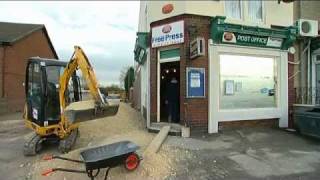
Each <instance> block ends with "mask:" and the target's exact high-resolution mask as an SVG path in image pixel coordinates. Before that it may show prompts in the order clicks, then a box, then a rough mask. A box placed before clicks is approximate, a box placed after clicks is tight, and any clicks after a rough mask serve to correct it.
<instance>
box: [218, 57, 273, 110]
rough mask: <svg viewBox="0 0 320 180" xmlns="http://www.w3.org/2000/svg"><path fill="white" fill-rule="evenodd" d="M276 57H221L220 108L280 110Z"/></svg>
mask: <svg viewBox="0 0 320 180" xmlns="http://www.w3.org/2000/svg"><path fill="white" fill-rule="evenodd" d="M276 85H277V77H276V64H275V60H274V59H273V58H266V57H254V56H242V55H241V56H240V55H226V54H221V55H220V109H247V108H270V107H276V106H277V103H276V96H277V86H276Z"/></svg>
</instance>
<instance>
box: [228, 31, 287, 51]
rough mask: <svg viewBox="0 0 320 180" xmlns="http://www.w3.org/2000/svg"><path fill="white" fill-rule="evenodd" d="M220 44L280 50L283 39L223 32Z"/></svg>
mask: <svg viewBox="0 0 320 180" xmlns="http://www.w3.org/2000/svg"><path fill="white" fill-rule="evenodd" d="M222 42H223V43H231V44H239V45H250V46H260V47H273V48H281V46H282V42H283V39H282V38H275V37H266V36H257V35H252V34H243V33H238V32H224V33H223V35H222Z"/></svg>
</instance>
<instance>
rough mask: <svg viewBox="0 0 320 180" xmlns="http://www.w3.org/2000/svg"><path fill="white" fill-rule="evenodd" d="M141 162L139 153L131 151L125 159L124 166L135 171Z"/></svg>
mask: <svg viewBox="0 0 320 180" xmlns="http://www.w3.org/2000/svg"><path fill="white" fill-rule="evenodd" d="M139 164H140V158H139V156H138V154H136V153H131V154H130V155H129V156H128V157H127V158H126V160H125V162H124V167H125V168H126V169H127V170H128V171H133V170H135V169H136V168H137V167H138V166H139Z"/></svg>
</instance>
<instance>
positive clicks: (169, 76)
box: [160, 61, 180, 123]
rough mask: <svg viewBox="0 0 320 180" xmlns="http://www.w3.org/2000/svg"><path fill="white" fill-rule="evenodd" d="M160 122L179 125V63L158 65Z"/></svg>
mask: <svg viewBox="0 0 320 180" xmlns="http://www.w3.org/2000/svg"><path fill="white" fill-rule="evenodd" d="M160 122H169V123H180V61H175V62H166V63H160Z"/></svg>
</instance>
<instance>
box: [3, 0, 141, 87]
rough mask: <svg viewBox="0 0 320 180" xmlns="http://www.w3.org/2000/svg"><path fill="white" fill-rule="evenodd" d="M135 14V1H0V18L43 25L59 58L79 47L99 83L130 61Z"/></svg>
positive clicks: (114, 78)
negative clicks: (87, 58)
mask: <svg viewBox="0 0 320 180" xmlns="http://www.w3.org/2000/svg"><path fill="white" fill-rule="evenodd" d="M138 15H139V2H138V1H128V2H126V1H115V2H112V1H106V2H101V1H98V2H92V1H90V2H84V1H80V2H76V1H69V2H49V1H44V2H37V1H32V2H21V1H19V2H0V21H5V22H21V23H36V24H45V26H46V28H47V30H48V33H49V36H50V38H51V40H52V42H53V45H54V47H55V49H56V51H57V53H58V55H59V58H60V59H63V60H69V58H70V56H71V55H72V52H73V46H74V45H79V46H81V47H82V49H83V50H84V51H85V53H86V54H87V56H88V57H89V59H90V61H91V62H92V64H93V66H94V69H95V72H96V74H97V76H98V80H99V83H100V84H103V85H110V84H119V75H120V70H121V68H122V67H124V66H127V65H132V64H133V49H134V43H135V37H136V32H137V27H138Z"/></svg>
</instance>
